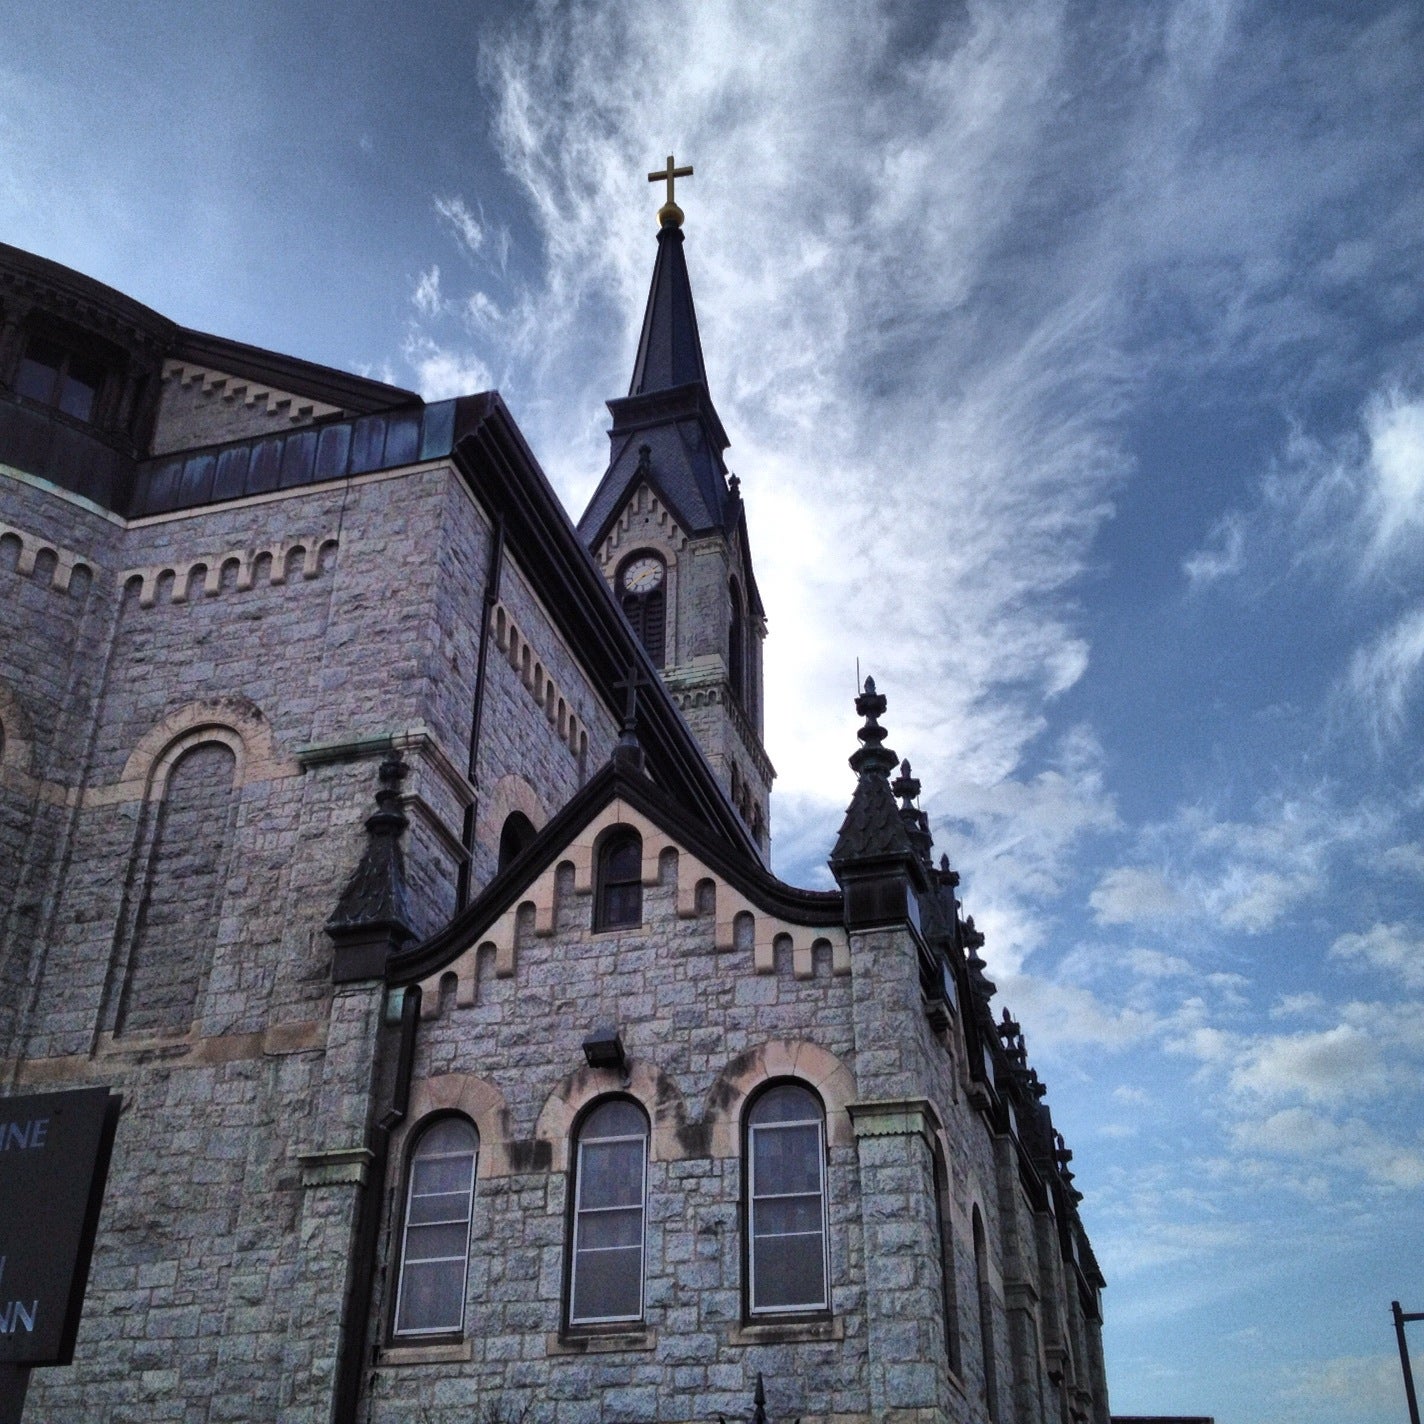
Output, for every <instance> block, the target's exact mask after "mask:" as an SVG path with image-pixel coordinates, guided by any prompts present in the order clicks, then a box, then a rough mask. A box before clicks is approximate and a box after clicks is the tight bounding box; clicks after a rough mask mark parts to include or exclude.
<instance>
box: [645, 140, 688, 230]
mask: <svg viewBox="0 0 1424 1424" xmlns="http://www.w3.org/2000/svg"><path fill="white" fill-rule="evenodd" d="M691 177H692V168H691V165H689V166H688V167H686V168H677V167H675V166H674V164H673V156H672V154H668V156H667V167H666V168H665V169H664V170H663V171H662V172H661V173H649V174H648V182H649V183H661V182H663V181H666V182H667V202H665V203H664V204H663V205H662V207H660V208H659V209H658V226H659V227H681V226H682V209H681V208H680V207H678V205H677V203H676V202H674V200H673V180H674V179H675V178H691Z"/></svg>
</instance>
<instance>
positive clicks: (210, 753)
mask: <svg viewBox="0 0 1424 1424" xmlns="http://www.w3.org/2000/svg"><path fill="white" fill-rule="evenodd" d="M224 734H225V735H224ZM234 744H236V745H234ZM240 751H241V738H239V737H237V735H236V734H235V733H234V732H232V730H231V729H230V728H207V729H202V730H198V731H195V732H193V733H191V734H190V735H188V736H186V737H183V738H180V739H179V740H178V741H177V742H176V743H174V744H173V745H172V746H171V747H169V748H168V749H167V750H166V751H165V752H164V753H163V754H162V755H160V756H159V757H158V758H156V759H155V761H154V764H153V767H152V769H151V774H150V778H149V788H148V790H149V794H148V797H147V798H146V803H145V807H144V813H143V815H142V817H141V824H140V835H139V843H138V845H137V847H136V851H135V865H134V870H135V872H136V873H135V874H134V875H133V876H132V877H131V880H130V884H131V886H133V887H135V891H136V895H135V901H136V902H135V903H134V904H133V905H132V910H131V915H130V916H129V917H128V919H129V925H130V929H129V933H128V935H127V939H128V944H129V950H128V963H127V968H126V972H125V975H124V985H123V993H122V995H121V997H120V1000H119V1005H118V1015H117V1022H116V1024H115V1027H116V1030H117V1031H118V1032H120V1033H173V1032H183V1031H186V1030H187V1029H189V1028H190V1027H191V1026H192V1023H193V1020H194V1019H195V1018H196V1017H197V1012H198V1005H199V999H200V996H201V993H202V990H203V988H204V986H205V984H206V982H207V977H208V972H209V969H210V967H211V964H212V959H213V953H214V951H215V949H216V945H217V932H218V921H219V917H220V912H221V905H222V896H223V889H224V886H225V883H226V881H227V866H228V854H229V850H230V847H231V842H232V838H233V829H234V822H235V819H236V808H237V797H236V794H235V792H236V787H237V785H238V779H239V772H240V770H241V762H240ZM131 893H133V892H131Z"/></svg>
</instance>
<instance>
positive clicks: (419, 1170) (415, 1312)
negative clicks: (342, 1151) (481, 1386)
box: [395, 1117, 479, 1335]
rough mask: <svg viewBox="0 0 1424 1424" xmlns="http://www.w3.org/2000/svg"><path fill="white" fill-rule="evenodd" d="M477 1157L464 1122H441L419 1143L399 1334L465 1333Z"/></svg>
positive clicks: (399, 1295) (408, 1203)
mask: <svg viewBox="0 0 1424 1424" xmlns="http://www.w3.org/2000/svg"><path fill="white" fill-rule="evenodd" d="M478 1155H479V1136H478V1134H477V1133H476V1132H475V1129H474V1127H473V1126H472V1125H471V1124H470V1123H468V1122H466V1121H465V1119H464V1118H459V1117H443V1118H440V1119H438V1120H437V1121H436V1122H434V1123H432V1124H431V1125H430V1126H429V1127H427V1128H426V1129H425V1130H424V1131H423V1132H422V1133H421V1134H420V1137H419V1138H418V1139H417V1141H416V1144H415V1151H414V1152H412V1153H411V1157H410V1171H409V1174H408V1176H407V1179H406V1197H405V1231H404V1235H403V1237H402V1239H401V1261H400V1272H399V1278H398V1281H397V1285H396V1310H395V1333H396V1334H397V1335H448V1334H458V1333H459V1332H460V1331H461V1330H463V1329H464V1325H465V1275H466V1271H467V1269H468V1266H469V1257H470V1212H471V1207H472V1204H473V1198H474V1192H475V1162H476V1159H477V1157H478Z"/></svg>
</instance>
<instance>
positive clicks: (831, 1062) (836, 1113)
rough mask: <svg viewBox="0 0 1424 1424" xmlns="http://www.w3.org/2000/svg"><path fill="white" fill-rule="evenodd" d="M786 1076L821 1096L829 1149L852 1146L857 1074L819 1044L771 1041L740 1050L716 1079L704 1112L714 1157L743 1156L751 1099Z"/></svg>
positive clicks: (787, 1040)
mask: <svg viewBox="0 0 1424 1424" xmlns="http://www.w3.org/2000/svg"><path fill="white" fill-rule="evenodd" d="M783 1079H795V1080H797V1081H799V1082H801V1083H803V1084H805V1085H806V1086H807V1087H808V1088H811V1089H812V1090H813V1091H814V1092H815V1094H816V1096H817V1097H818V1098H819V1099H820V1100H821V1104H822V1106H823V1107H824V1109H825V1119H826V1141H827V1144H828V1145H829V1146H830V1147H851V1146H853V1145H854V1143H855V1136H854V1133H853V1132H852V1130H851V1122H850V1113H849V1112H848V1111H847V1104H849V1103H852V1102H854V1101H855V1097H856V1090H855V1075H854V1074H853V1073H852V1072H851V1071H850V1069H849V1068H847V1067H846V1066H845V1064H844V1063H842V1062H841V1061H840V1059H839V1058H837V1057H836V1055H835V1054H834V1053H831V1052H830V1051H829V1050H828V1049H825V1048H822V1047H821V1046H820V1044H818V1043H807V1042H805V1041H804V1040H799V1039H773V1040H771V1041H770V1042H769V1043H764V1044H762V1045H761V1047H759V1048H752V1049H748V1050H747V1052H745V1053H739V1054H738V1055H737V1056H736V1057H735V1058H734V1059H732V1061H731V1062H730V1063H728V1064H727V1066H726V1067H725V1068H723V1070H722V1071H721V1073H720V1074H719V1075H718V1077H717V1081H716V1082H715V1083H713V1085H712V1089H711V1091H710V1092H709V1093H708V1095H707V1103H706V1107H705V1110H704V1112H703V1115H702V1121H703V1125H704V1128H705V1130H706V1133H707V1140H708V1150H709V1152H710V1155H711V1156H713V1157H736V1156H739V1155H740V1154H741V1150H742V1144H741V1124H742V1119H743V1116H744V1114H745V1112H746V1108H747V1102H748V1100H749V1099H750V1098H751V1097H752V1096H753V1095H754V1094H755V1093H756V1092H758V1091H759V1090H760V1089H761V1088H763V1087H764V1086H766V1084H768V1083H770V1082H773V1081H777V1080H783Z"/></svg>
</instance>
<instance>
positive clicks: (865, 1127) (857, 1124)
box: [846, 1098, 939, 1146]
mask: <svg viewBox="0 0 1424 1424" xmlns="http://www.w3.org/2000/svg"><path fill="white" fill-rule="evenodd" d="M846 1111H847V1112H848V1113H849V1114H850V1121H851V1127H852V1129H853V1130H854V1132H855V1135H856V1136H857V1137H917V1136H918V1137H923V1138H924V1139H925V1141H926V1142H927V1143H929V1144H930V1145H931V1146H933V1145H934V1139H935V1131H936V1129H937V1128H938V1127H939V1114H938V1113H937V1112H936V1111H935V1108H934V1104H933V1103H932V1102H930V1100H929V1099H928V1098H886V1099H881V1100H879V1101H872V1102H864V1103H847V1104H846Z"/></svg>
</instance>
